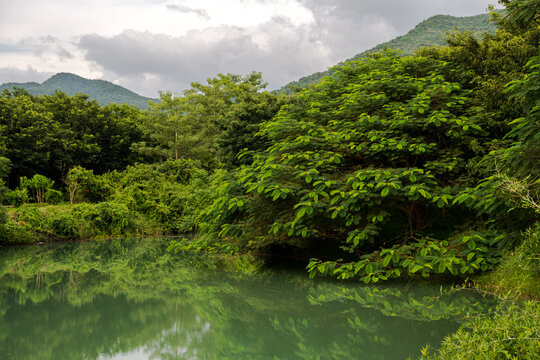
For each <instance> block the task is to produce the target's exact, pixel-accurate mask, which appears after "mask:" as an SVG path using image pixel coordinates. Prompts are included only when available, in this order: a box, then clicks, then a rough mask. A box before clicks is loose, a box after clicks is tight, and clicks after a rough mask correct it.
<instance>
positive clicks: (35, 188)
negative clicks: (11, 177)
mask: <svg viewBox="0 0 540 360" xmlns="http://www.w3.org/2000/svg"><path fill="white" fill-rule="evenodd" d="M20 183H21V189H24V190H26V191H28V192H30V193H32V195H33V198H34V200H35V201H36V202H37V203H38V204H41V203H43V202H45V195H46V193H47V192H50V191H51V190H52V186H53V185H54V181H53V180H51V179H49V178H47V177H46V176H43V175H39V174H36V175H34V176H33V177H32V178H31V179H28V178H26V177H25V176H23V177H21V179H20ZM52 196H54V194H53V195H52Z"/></svg>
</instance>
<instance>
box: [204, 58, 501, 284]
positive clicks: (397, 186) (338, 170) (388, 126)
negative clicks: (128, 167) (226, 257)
mask: <svg viewBox="0 0 540 360" xmlns="http://www.w3.org/2000/svg"><path fill="white" fill-rule="evenodd" d="M461 76H462V74H461V73H460V72H459V71H455V69H453V68H452V67H451V66H450V65H449V64H448V63H446V62H443V61H438V60H434V59H432V58H427V57H419V56H417V57H400V56H399V55H397V54H385V55H377V56H375V58H372V59H367V60H360V61H354V62H350V63H346V64H344V65H341V66H340V67H338V68H337V69H336V71H335V72H334V74H333V76H331V77H328V78H326V80H325V81H323V82H322V83H321V84H320V85H316V86H314V87H313V88H311V89H308V90H306V91H304V92H301V93H299V94H298V95H297V98H296V99H295V101H294V102H293V103H291V104H290V105H287V106H284V107H283V108H282V110H281V111H280V112H279V113H278V115H277V117H276V118H275V119H274V120H273V121H271V122H268V123H266V124H265V125H264V126H263V130H262V135H263V136H265V137H266V138H268V139H269V141H270V142H271V146H270V147H268V149H266V150H265V151H263V152H259V153H257V154H256V155H255V157H254V161H253V163H252V164H250V165H248V166H244V167H243V168H241V170H240V171H239V172H238V173H237V174H236V176H235V177H234V178H233V179H232V180H231V181H230V182H228V183H226V184H225V185H224V187H223V190H222V191H223V196H222V197H220V198H219V199H218V200H217V201H216V203H215V204H214V207H213V208H212V209H210V210H209V212H208V221H209V224H208V226H207V227H206V231H207V232H208V233H209V234H210V237H212V236H221V237H228V238H229V239H230V240H231V239H232V238H236V239H239V240H236V241H240V242H242V241H243V243H242V245H245V246H246V245H247V246H249V247H251V248H254V247H255V248H257V247H267V246H274V245H276V244H289V245H294V246H301V247H307V248H310V251H311V253H317V251H318V250H321V252H320V253H321V254H322V257H323V259H321V260H314V261H312V262H311V264H310V268H311V270H312V271H319V272H321V273H326V274H330V275H337V276H339V277H341V278H347V277H352V276H360V277H361V278H363V279H364V280H365V281H378V280H379V279H385V278H388V277H393V276H399V275H400V274H401V273H402V272H403V271H408V272H410V273H416V272H418V273H420V272H422V273H424V274H426V275H427V274H429V273H430V272H439V273H444V272H448V273H456V272H457V271H458V270H459V271H462V272H473V271H475V270H476V269H479V268H483V269H486V268H487V267H488V266H489V263H488V260H487V259H486V256H485V255H484V253H486V252H487V251H488V249H487V248H486V247H485V246H482V244H488V243H490V242H493V241H495V236H494V235H491V234H488V233H485V232H467V231H463V232H460V231H458V233H460V234H457V233H456V230H457V229H461V230H467V229H469V227H470V226H471V225H472V223H473V222H474V221H471V219H470V218H469V217H468V216H467V214H464V213H463V212H462V211H463V209H453V208H451V202H452V199H453V196H454V195H456V194H457V193H459V191H460V189H462V188H464V187H465V186H466V185H467V184H471V185H472V184H473V182H472V180H471V179H470V176H469V173H468V170H467V169H468V167H467V165H468V163H469V162H470V161H477V159H478V157H479V154H478V151H479V150H478V149H477V146H476V144H477V143H478V142H482V141H483V140H482V139H483V136H484V132H483V130H482V128H481V127H480V126H479V124H478V120H477V117H476V116H474V114H475V112H474V111H471V109H470V103H469V101H468V97H469V95H470V92H469V91H468V90H465V89H463V88H462V86H461V85H460V84H459V83H458V82H457V80H459V79H460V77H461ZM332 254H333V255H332ZM471 254H472V255H471ZM332 256H335V258H340V260H338V261H334V259H332V258H331V257H332ZM473 257H475V259H474V261H467V260H465V259H467V258H468V259H469V260H471V259H472V258H473ZM473 262H474V264H473V265H471V263H473Z"/></svg>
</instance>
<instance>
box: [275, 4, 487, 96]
mask: <svg viewBox="0 0 540 360" xmlns="http://www.w3.org/2000/svg"><path fill="white" fill-rule="evenodd" d="M456 29H457V30H460V31H471V32H473V33H474V34H477V35H478V36H480V35H481V34H482V33H484V32H494V31H495V25H494V24H492V23H491V22H490V21H489V14H482V15H476V16H467V17H455V16H449V15H436V16H432V17H430V18H429V19H427V20H424V21H422V22H421V23H420V24H418V25H416V26H415V27H414V29H412V30H411V31H409V32H408V33H407V34H405V35H402V36H398V37H397V38H395V39H392V40H390V41H387V42H385V43H382V44H379V45H377V46H375V47H374V48H371V49H369V50H366V51H364V52H362V53H360V54H357V55H355V56H354V57H352V58H351V59H348V60H357V59H360V58H362V57H365V56H366V55H368V54H370V53H373V52H378V51H381V50H384V49H400V50H402V51H403V52H404V53H405V54H407V55H409V54H412V53H413V52H414V51H415V50H416V49H419V48H421V47H424V46H431V45H443V44H444V41H445V40H444V39H445V36H446V34H447V33H448V32H450V31H454V30H456ZM348 60H347V61H348ZM331 72H332V70H331V69H329V70H326V71H321V72H317V73H314V74H311V75H308V76H304V77H302V78H300V79H299V80H298V81H293V82H290V83H288V84H287V85H285V86H283V87H282V88H280V89H278V90H276V92H279V93H282V92H284V93H287V94H288V93H291V92H293V89H294V88H296V87H300V88H302V87H306V86H308V85H309V84H313V83H317V82H318V81H319V80H320V79H322V78H323V77H324V76H326V75H329V74H331Z"/></svg>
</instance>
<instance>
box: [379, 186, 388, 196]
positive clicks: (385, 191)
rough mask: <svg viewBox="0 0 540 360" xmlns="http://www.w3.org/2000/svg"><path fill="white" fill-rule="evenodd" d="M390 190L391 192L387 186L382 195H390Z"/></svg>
mask: <svg viewBox="0 0 540 360" xmlns="http://www.w3.org/2000/svg"><path fill="white" fill-rule="evenodd" d="M389 192H390V190H389V189H388V187H385V188H384V189H383V190H382V191H381V196H382V197H385V196H386V195H388V193H389Z"/></svg>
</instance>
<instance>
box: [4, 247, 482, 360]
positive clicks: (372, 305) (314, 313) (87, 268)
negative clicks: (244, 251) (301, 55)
mask: <svg viewBox="0 0 540 360" xmlns="http://www.w3.org/2000/svg"><path fill="white" fill-rule="evenodd" d="M166 245H167V240H162V239H138V240H129V239H122V240H107V241H94V242H85V243H76V244H70V243H67V244H55V245H41V246H28V247H9V248H0V359H17V360H20V359H40V360H44V359H56V360H60V359H70V360H74V359H231V360H232V359H271V360H276V359H310V360H313V359H406V358H407V357H409V356H411V357H413V358H414V357H416V356H418V355H419V352H420V349H421V347H422V346H424V345H426V344H432V345H435V346H436V345H437V344H439V343H440V341H441V340H442V339H443V338H444V337H445V336H446V335H448V334H449V333H451V332H453V331H455V330H456V329H457V327H458V326H459V322H460V321H461V319H462V316H463V314H465V313H475V312H484V311H486V310H487V309H488V308H489V307H490V306H492V303H491V300H490V299H485V298H480V297H478V296H477V295H474V294H472V293H470V292H459V293H450V292H446V291H443V292H442V293H441V288H440V287H439V286H426V285H411V284H408V285H407V284H393V285H384V286H382V285H381V286H377V287H374V286H362V285H361V284H358V283H339V282H336V281H324V280H310V279H308V277H307V276H306V274H305V272H304V271H285V270H262V271H258V272H255V273H235V272H231V271H229V272H223V271H222V270H221V267H220V260H219V259H216V258H211V257H208V256H193V255H191V256H187V255H172V254H168V253H167V252H166V250H165V249H166Z"/></svg>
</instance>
